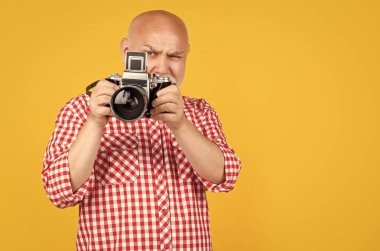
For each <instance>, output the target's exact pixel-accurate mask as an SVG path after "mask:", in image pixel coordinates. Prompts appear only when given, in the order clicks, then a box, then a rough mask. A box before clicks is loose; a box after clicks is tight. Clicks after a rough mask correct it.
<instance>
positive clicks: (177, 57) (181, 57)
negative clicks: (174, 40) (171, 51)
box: [170, 55, 182, 58]
mask: <svg viewBox="0 0 380 251" xmlns="http://www.w3.org/2000/svg"><path fill="white" fill-rule="evenodd" d="M170 57H172V58H182V57H181V56H175V55H173V56H170Z"/></svg>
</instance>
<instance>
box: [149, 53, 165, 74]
mask: <svg viewBox="0 0 380 251" xmlns="http://www.w3.org/2000/svg"><path fill="white" fill-rule="evenodd" d="M148 65H149V66H150V70H149V73H151V74H152V73H154V74H158V75H162V76H163V75H168V73H169V64H168V61H167V59H166V57H165V56H163V55H160V56H159V57H157V58H155V59H154V60H150V59H148Z"/></svg>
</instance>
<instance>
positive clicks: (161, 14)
mask: <svg viewBox="0 0 380 251" xmlns="http://www.w3.org/2000/svg"><path fill="white" fill-rule="evenodd" d="M144 30H147V31H159V32H161V33H164V32H169V31H170V32H173V33H176V34H177V36H178V37H180V38H181V39H182V40H183V42H184V43H186V44H187V45H188V44H189V36H188V32H187V28H186V25H185V23H184V22H183V20H182V19H181V18H180V17H178V16H176V15H174V14H173V13H170V12H168V11H165V10H152V11H147V12H143V13H141V14H139V15H138V16H136V17H135V18H134V19H133V20H132V22H131V24H130V26H129V29H128V35H127V38H128V40H133V39H134V36H136V35H139V34H140V33H142V32H144Z"/></svg>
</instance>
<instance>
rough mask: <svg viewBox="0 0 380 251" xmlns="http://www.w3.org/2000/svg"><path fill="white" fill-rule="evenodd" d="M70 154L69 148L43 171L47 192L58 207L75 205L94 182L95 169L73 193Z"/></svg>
mask: <svg viewBox="0 0 380 251" xmlns="http://www.w3.org/2000/svg"><path fill="white" fill-rule="evenodd" d="M68 154H69V151H68V150H67V151H66V152H64V153H63V154H61V155H60V156H59V157H58V158H57V159H55V160H54V161H52V162H51V163H50V164H49V165H47V167H46V168H45V169H44V171H43V172H42V179H43V182H44V188H45V190H46V193H47V195H48V197H49V199H50V200H51V201H52V202H53V204H54V205H55V206H56V207H58V208H66V207H70V206H75V205H76V204H78V203H79V202H81V201H82V200H83V198H84V196H85V195H86V193H87V192H88V190H89V189H90V188H91V187H92V184H93V182H94V177H93V176H94V175H93V172H94V171H92V172H91V175H90V177H89V178H88V179H87V181H86V182H85V183H83V184H82V186H81V187H80V188H79V189H78V190H77V191H76V192H75V193H73V190H72V186H71V181H70V168H69V160H68Z"/></svg>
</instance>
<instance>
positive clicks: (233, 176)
mask: <svg viewBox="0 0 380 251" xmlns="http://www.w3.org/2000/svg"><path fill="white" fill-rule="evenodd" d="M214 143H215V144H216V145H218V146H219V148H220V150H221V151H222V153H223V156H224V175H225V181H224V182H222V183H220V184H214V183H212V182H210V181H207V180H206V179H204V178H202V177H201V176H199V175H198V174H197V173H196V172H195V170H193V172H194V174H195V175H196V176H197V178H198V179H199V180H200V181H201V183H202V184H203V186H204V187H205V188H206V190H207V191H211V192H217V193H218V192H229V191H231V190H232V189H233V188H234V186H235V183H236V180H237V177H238V174H239V172H240V169H241V161H240V159H239V158H238V157H237V156H236V154H235V152H234V151H233V150H232V149H231V148H229V147H228V146H225V145H222V144H221V143H218V142H214Z"/></svg>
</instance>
